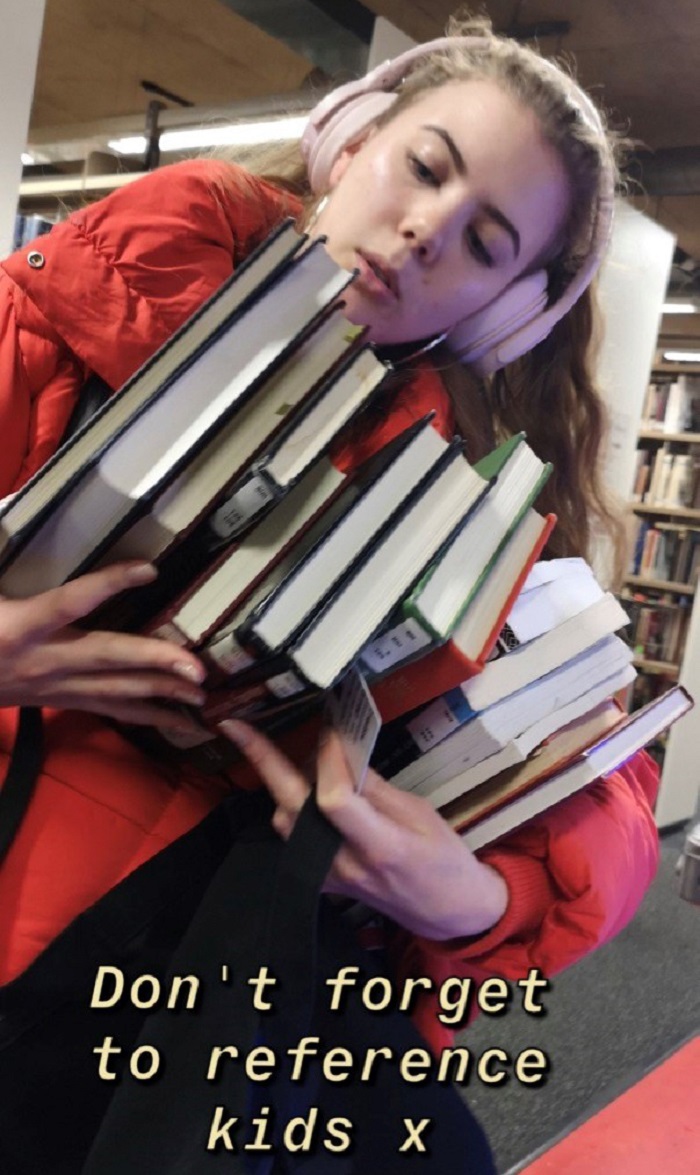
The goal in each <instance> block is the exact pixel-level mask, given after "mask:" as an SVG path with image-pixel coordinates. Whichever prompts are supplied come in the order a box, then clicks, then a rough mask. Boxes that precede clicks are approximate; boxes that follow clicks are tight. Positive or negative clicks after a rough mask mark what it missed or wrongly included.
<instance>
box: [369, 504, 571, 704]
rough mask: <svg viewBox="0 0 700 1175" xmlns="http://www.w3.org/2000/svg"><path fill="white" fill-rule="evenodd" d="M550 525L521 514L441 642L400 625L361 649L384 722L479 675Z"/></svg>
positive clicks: (538, 517)
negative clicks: (450, 629) (428, 640)
mask: <svg viewBox="0 0 700 1175" xmlns="http://www.w3.org/2000/svg"><path fill="white" fill-rule="evenodd" d="M555 523H556V517H555V515H554V514H548V515H547V516H546V517H545V518H543V517H542V516H541V515H540V514H538V513H537V512H536V511H535V510H533V509H532V508H531V507H530V508H529V509H528V510H527V512H526V513H525V515H524V517H523V518H522V519H521V521H520V523H519V525H518V526H517V527H516V528H515V530H514V531H513V533H512V534H511V535H510V537H509V538H508V540H507V542H506V543H505V544H504V546H503V547H502V549H501V551H500V553H499V554H498V556H497V557H496V559H495V560H494V561H493V562H492V563H491V564H490V565H489V567H488V568H487V571H486V574H485V576H484V578H483V579H482V581H481V583H480V585H479V588H478V590H477V592H476V593H475V594H474V595H473V597H472V599H471V601H470V603H469V606H468V608H467V610H466V612H465V614H464V616H463V617H462V619H461V620H460V622H459V624H458V625H457V627H456V628H455V629H454V630H453V631H452V634H451V635H450V637H449V638H448V639H447V640H446V641H445V642H444V643H442V644H439V645H438V646H437V647H433V645H432V643H430V645H428V644H426V641H425V633H424V630H423V629H421V628H419V627H418V626H415V627H412V626H410V625H409V624H404V625H402V626H400V627H399V628H398V629H397V628H390V629H389V631H388V634H386V635H384V636H379V637H377V638H376V639H375V640H374V641H371V642H370V644H368V645H366V646H365V648H364V649H363V650H362V652H361V655H360V659H361V664H362V667H363V669H364V670H365V671H367V672H368V673H369V675H370V678H371V692H372V695H373V698H374V701H375V704H376V705H377V708H378V710H379V713H380V715H381V717H382V720H383V721H384V722H390V721H391V720H392V719H394V718H397V717H398V716H399V715H401V714H405V713H407V712H408V711H409V710H414V709H415V708H416V707H418V706H422V705H425V703H427V702H430V701H431V700H432V699H433V698H435V697H437V696H438V695H439V694H443V693H445V692H446V691H447V690H450V689H452V688H454V687H455V686H457V685H459V683H460V682H462V681H465V680H466V679H467V678H468V677H473V676H474V674H475V673H480V672H481V670H482V669H483V668H484V666H485V664H486V662H487V660H488V658H489V656H490V655H491V653H492V651H493V649H494V646H495V644H496V641H497V639H498V636H499V633H500V632H501V630H502V628H503V626H504V624H505V622H506V618H507V617H508V616H509V614H510V613H511V609H512V607H513V605H514V602H515V601H516V600H517V598H518V594H519V592H520V591H521V589H522V587H523V583H524V581H525V579H526V577H527V575H528V572H529V571H530V569H531V568H532V566H533V564H534V563H535V562H536V560H537V559H539V557H540V555H541V553H542V551H543V549H544V547H545V545H546V542H547V539H548V538H549V536H550V534H551V533H552V530H553V529H554V525H555Z"/></svg>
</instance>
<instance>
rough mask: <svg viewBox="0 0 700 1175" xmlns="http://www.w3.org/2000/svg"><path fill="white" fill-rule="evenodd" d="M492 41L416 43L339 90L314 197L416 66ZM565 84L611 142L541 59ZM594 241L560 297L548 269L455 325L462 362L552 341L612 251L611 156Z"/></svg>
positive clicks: (314, 150) (505, 358) (482, 364)
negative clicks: (551, 292)
mask: <svg viewBox="0 0 700 1175" xmlns="http://www.w3.org/2000/svg"><path fill="white" fill-rule="evenodd" d="M490 44H491V42H490V39H489V38H487V37H440V38H438V39H437V40H434V41H428V42H427V43H426V44H423V45H417V46H415V48H413V49H409V50H408V52H407V53H402V54H401V55H400V56H399V57H396V58H394V59H393V60H390V61H386V62H384V63H383V64H381V65H379V66H377V67H376V68H375V69H373V70H371V72H370V73H368V74H367V75H366V76H365V77H363V78H360V79H359V80H358V81H354V82H348V83H347V84H346V85H343V86H340V87H338V88H337V89H336V90H333V91H332V92H331V93H330V94H327V95H326V97H325V98H323V99H322V100H321V102H319V103H318V105H317V106H316V107H315V109H314V110H312V112H311V114H310V116H309V120H308V123H307V125H306V128H305V130H304V135H303V138H302V140H301V151H302V155H303V158H304V160H305V162H306V166H307V170H308V175H309V182H310V185H311V189H312V191H313V192H315V193H317V194H319V195H321V194H325V193H326V192H327V191H328V187H329V184H330V172H331V168H332V166H333V163H334V162H335V160H336V159H337V157H338V155H340V153H341V151H343V149H344V148H346V147H348V146H351V145H352V144H353V143H355V142H357V140H358V139H360V138H361V137H362V135H363V133H364V132H365V131H366V130H367V128H368V127H370V126H371V125H372V124H373V123H374V122H376V121H377V119H378V118H380V117H381V116H382V115H383V114H385V113H386V112H387V111H388V110H389V109H390V108H391V106H392V105H393V103H394V102H395V101H396V99H397V97H398V94H397V93H396V87H397V86H398V85H399V83H400V82H401V81H402V80H403V78H404V77H405V76H406V74H407V72H410V67H411V66H412V65H413V63H414V62H416V61H420V60H423V59H424V58H426V57H429V56H431V55H432V54H433V53H436V52H440V51H441V50H443V49H453V48H455V47H460V46H464V47H468V48H479V47H484V48H486V47H487V46H489V45H490ZM539 61H540V63H541V64H543V65H544V66H545V67H546V68H547V69H550V70H551V71H552V72H553V73H555V74H556V75H557V80H558V81H560V82H563V84H564V86H565V88H566V90H567V92H568V94H569V97H570V99H571V102H572V104H573V105H574V106H575V107H576V109H577V111H578V112H579V115H580V117H581V118H582V119H583V120H584V121H585V122H586V124H587V125H588V126H589V127H590V129H591V130H593V132H594V133H595V134H596V135H598V136H599V137H600V138H604V136H605V130H604V127H603V123H602V120H601V117H600V115H599V113H598V111H597V109H596V107H595V105H594V103H593V102H592V101H591V99H590V98H589V97H588V95H587V94H586V93H584V91H583V90H582V89H581V87H580V86H578V85H577V83H576V82H574V80H573V79H572V78H570V77H569V76H568V75H567V74H565V73H564V72H563V71H562V70H560V69H559V68H558V67H557V66H556V65H554V64H553V63H552V62H551V61H547V59H546V58H544V57H542V58H540V59H539ZM601 160H602V170H601V177H600V186H599V192H598V199H597V203H596V208H595V213H594V217H593V225H592V229H591V236H590V240H589V242H588V245H587V248H586V255H585V258H584V260H583V263H582V265H581V266H580V268H579V269H578V270H577V272H576V273H575V274H574V276H573V278H572V279H571V281H570V282H569V284H568V285H567V287H566V289H565V290H564V291H563V293H562V294H561V296H560V297H558V298H557V300H556V301H555V302H553V303H552V305H548V304H547V301H548V299H547V280H548V279H547V273H546V271H545V270H542V271H540V272H539V273H537V274H530V275H529V276H528V277H526V278H522V279H517V280H516V281H515V282H514V283H513V284H512V285H511V286H509V287H508V289H507V290H505V291H504V292H503V293H502V294H500V295H499V296H498V297H497V298H496V299H495V300H494V302H493V303H491V304H490V305H489V306H486V307H484V308H483V309H482V310H480V311H478V312H477V313H476V314H472V315H469V317H468V318H465V319H463V320H462V321H461V322H458V323H456V324H455V326H454V327H453V328H451V330H450V331H449V333H448V335H447V338H446V342H447V345H448V346H449V347H450V349H451V350H452V351H453V352H454V353H455V354H456V355H457V356H458V358H459V359H460V360H461V361H462V362H464V363H468V364H469V365H470V366H472V367H473V368H474V369H475V370H476V371H477V372H479V373H480V374H482V375H489V374H492V373H493V372H494V371H498V370H499V368H501V367H504V366H506V364H508V363H511V362H512V361H513V360H514V359H517V358H518V357H519V356H520V355H523V354H525V352H527V351H529V350H531V349H532V348H533V347H534V346H536V345H537V343H540V342H542V340H543V339H545V338H546V337H547V335H548V334H549V333H550V331H551V330H552V328H553V327H554V326H555V324H556V323H557V322H558V321H559V320H560V319H561V318H563V317H564V315H565V314H567V313H568V311H569V310H570V309H571V307H572V306H573V305H574V303H575V302H576V301H577V300H578V299H579V297H580V296H581V294H582V293H583V292H584V291H585V290H586V289H587V287H588V286H589V285H590V283H591V281H592V279H593V277H594V276H595V274H596V272H597V270H598V268H599V266H600V263H601V260H602V258H603V256H604V254H605V251H606V248H607V246H608V243H609V240H610V234H611V231H612V219H613V209H614V198H615V175H614V170H613V167H612V165H611V164H610V163H609V162H608V160H607V158H606V157H605V155H604V154H603V155H601Z"/></svg>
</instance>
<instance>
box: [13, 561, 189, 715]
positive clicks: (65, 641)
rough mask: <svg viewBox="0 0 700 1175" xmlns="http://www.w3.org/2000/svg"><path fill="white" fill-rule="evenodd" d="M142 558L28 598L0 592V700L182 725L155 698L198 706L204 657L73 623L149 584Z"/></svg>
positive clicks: (147, 639)
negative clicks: (120, 595) (124, 593)
mask: <svg viewBox="0 0 700 1175" xmlns="http://www.w3.org/2000/svg"><path fill="white" fill-rule="evenodd" d="M156 575H157V572H156V570H155V568H154V567H152V566H151V565H150V564H147V563H133V562H132V563H116V564H114V565H113V566H112V567H105V568H103V569H102V570H100V571H94V572H91V573H89V574H88V575H83V576H80V578H78V579H74V580H71V582H70V583H66V584H63V585H62V586H61V587H58V588H53V589H51V590H50V591H47V592H43V593H42V594H41V595H38V596H32V597H31V598H29V599H26V600H9V599H7V598H6V597H2V596H0V706H22V705H24V706H53V707H57V708H59V709H67V710H90V711H92V712H93V713H96V714H103V715H107V716H108V717H110V718H115V719H118V720H120V721H122V722H127V723H138V724H144V725H149V726H151V725H152V726H159V727H161V728H162V729H178V730H183V729H185V728H186V727H187V725H188V723H187V719H186V718H185V717H184V716H181V715H180V714H178V713H177V711H175V710H171V709H168V707H167V706H165V705H162V704H160V701H159V699H160V700H161V701H166V700H167V701H168V702H170V703H173V702H184V703H187V704H189V705H199V704H201V702H202V701H203V700H204V693H203V691H202V689H201V688H200V686H201V682H202V681H203V679H204V676H205V669H204V666H203V665H202V663H201V662H200V661H199V660H198V659H197V657H195V656H193V655H192V653H190V652H188V651H187V650H186V649H181V648H180V647H179V646H178V645H175V644H173V643H171V642H170V641H165V640H160V639H158V638H155V637H145V636H132V635H130V634H125V633H120V632H104V631H95V632H89V631H87V630H84V629H81V628H76V627H75V626H74V625H75V621H77V620H80V619H81V618H82V617H84V616H87V615H89V614H90V613H91V612H92V611H93V610H94V609H95V608H97V607H98V606H99V605H100V604H102V603H104V601H105V600H108V599H109V598H110V597H111V596H115V595H117V593H118V592H121V591H124V590H125V589H126V588H133V587H137V586H139V585H145V584H148V583H151V582H152V581H153V580H154V579H155V578H156Z"/></svg>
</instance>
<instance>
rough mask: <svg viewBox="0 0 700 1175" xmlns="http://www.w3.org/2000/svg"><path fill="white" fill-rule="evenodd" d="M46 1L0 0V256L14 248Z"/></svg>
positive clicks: (5, 254)
mask: <svg viewBox="0 0 700 1175" xmlns="http://www.w3.org/2000/svg"><path fill="white" fill-rule="evenodd" d="M45 2H46V0H2V37H0V77H1V78H2V105H3V110H2V119H0V257H5V256H7V254H8V253H9V252H10V249H11V248H12V238H13V234H14V224H15V214H16V211H17V201H18V197H19V184H20V180H21V178H22V159H21V157H22V152H23V151H24V150H25V148H26V145H27V131H28V129H29V116H30V113H31V109H32V98H33V96H34V82H35V78H36V64H37V59H38V56H39V45H40V43H41V31H42V26H43V23H44V6H45Z"/></svg>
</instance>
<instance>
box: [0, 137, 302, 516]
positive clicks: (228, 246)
mask: <svg viewBox="0 0 700 1175" xmlns="http://www.w3.org/2000/svg"><path fill="white" fill-rule="evenodd" d="M297 211H298V204H296V203H295V202H294V201H293V200H292V199H291V197H287V196H285V195H284V194H283V193H280V192H278V191H277V189H275V188H273V187H271V186H270V185H269V184H265V183H264V182H263V181H261V180H259V179H256V178H254V177H252V176H249V175H248V174H247V173H246V172H244V171H243V170H242V169H240V168H235V167H233V166H231V165H230V164H223V163H217V162H215V161H205V160H198V161H194V162H188V163H182V164H175V165H174V166H173V167H166V168H163V169H161V170H159V171H155V172H152V173H150V174H149V175H147V176H145V177H143V178H142V179H138V180H135V181H133V182H132V183H130V184H127V185H126V186H125V187H123V188H121V189H119V190H117V191H116V192H114V193H112V195H110V196H108V197H107V198H106V199H104V200H100V201H99V202H98V203H96V204H92V205H90V206H89V207H87V208H83V209H81V210H80V211H78V212H75V213H73V215H72V216H70V217H68V219H67V220H65V221H63V222H61V223H60V224H58V225H56V226H55V228H53V229H52V231H51V232H50V233H49V234H48V235H47V236H45V237H41V238H40V239H39V240H37V241H36V242H33V243H32V244H31V245H29V246H27V247H26V248H25V249H22V250H20V251H18V252H17V253H14V254H13V255H12V256H11V257H8V258H7V259H6V260H5V261H4V262H3V263H2V266H0V314H1V315H2V321H1V322H0V329H1V332H2V333H1V334H0V383H1V386H0V427H1V428H2V434H1V435H2V436H3V440H4V441H5V440H6V441H7V451H6V452H5V453H4V454H3V461H2V463H1V464H2V469H1V470H0V495H4V494H7V493H9V492H11V491H12V490H14V489H18V488H19V486H20V485H21V484H22V483H23V481H25V480H26V478H27V476H29V474H30V473H33V472H34V471H35V470H36V469H38V468H40V466H41V465H42V464H43V463H44V461H45V460H46V459H47V457H49V456H50V455H51V454H52V453H53V452H54V450H55V449H56V447H57V445H58V442H59V440H60V438H61V436H62V434H63V431H64V428H65V425H66V423H67V421H68V418H69V415H70V411H71V409H72V407H73V404H74V402H75V397H76V396H77V395H78V392H79V389H80V387H81V385H82V383H83V381H84V380H85V379H86V378H87V376H88V375H89V374H90V373H92V372H95V373H96V374H97V375H99V376H100V377H101V378H102V379H103V380H104V381H105V382H106V383H107V384H108V385H109V387H111V388H113V389H115V390H116V389H117V388H119V387H121V385H122V384H123V383H125V382H126V380H127V379H128V378H129V377H130V376H131V375H133V373H134V372H135V371H136V370H137V369H138V368H139V367H140V366H141V365H142V364H143V363H144V362H145V361H146V359H148V358H149V356H150V355H151V354H152V353H153V352H154V351H155V350H157V348H158V347H160V346H161V345H162V344H163V343H164V342H165V341H166V340H167V339H168V338H169V337H170V335H172V334H173V332H174V331H175V330H176V329H177V328H178V327H179V326H181V325H182V323H183V322H184V321H185V319H187V318H188V317H189V315H190V314H192V312H193V311H194V310H195V309H196V308H197V307H198V306H199V305H200V304H201V303H202V302H203V301H204V300H205V299H206V298H207V297H209V296H210V295H211V294H213V293H214V291H215V290H216V289H217V288H218V287H219V286H220V285H221V283H222V282H223V281H225V280H226V278H228V277H229V276H230V274H231V272H232V270H233V268H234V266H235V264H236V261H237V259H239V258H243V257H246V256H247V255H248V254H249V253H250V252H251V251H252V249H254V248H255V246H256V245H258V244H259V243H260V242H261V241H262V240H263V239H264V238H265V237H266V236H267V235H268V233H269V232H270V231H271V229H272V227H273V226H274V225H275V224H278V223H279V221H280V219H281V218H282V217H283V216H285V215H293V214H294V213H295V212H297ZM32 252H34V253H38V254H39V264H38V265H37V264H36V261H35V263H34V264H33V265H32V264H30V263H29V256H30V254H31V253H32Z"/></svg>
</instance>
